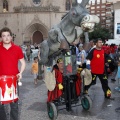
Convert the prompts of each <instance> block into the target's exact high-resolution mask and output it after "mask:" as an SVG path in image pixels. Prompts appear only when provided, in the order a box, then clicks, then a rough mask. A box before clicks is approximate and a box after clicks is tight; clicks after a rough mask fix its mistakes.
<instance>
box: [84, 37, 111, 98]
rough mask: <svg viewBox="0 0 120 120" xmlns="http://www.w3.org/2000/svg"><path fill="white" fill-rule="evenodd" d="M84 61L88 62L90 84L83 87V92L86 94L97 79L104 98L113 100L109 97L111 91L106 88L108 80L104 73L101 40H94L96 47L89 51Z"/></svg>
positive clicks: (103, 55)
mask: <svg viewBox="0 0 120 120" xmlns="http://www.w3.org/2000/svg"><path fill="white" fill-rule="evenodd" d="M86 59H87V60H90V68H91V74H92V82H91V84H90V85H87V86H85V87H84V90H85V91H84V92H85V93H88V89H89V88H90V86H91V85H95V84H96V78H97V77H98V78H99V79H100V81H101V84H102V89H103V91H104V96H105V98H107V99H113V98H112V97H111V90H110V88H109V86H108V80H107V76H106V73H105V54H104V50H103V49H102V39H100V38H98V39H96V47H95V48H94V49H92V50H91V51H90V53H89V54H88V56H87V57H86Z"/></svg>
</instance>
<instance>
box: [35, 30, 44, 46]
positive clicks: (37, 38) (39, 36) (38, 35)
mask: <svg viewBox="0 0 120 120" xmlns="http://www.w3.org/2000/svg"><path fill="white" fill-rule="evenodd" d="M42 41H43V34H42V33H41V32H40V31H35V32H34V34H33V44H35V43H37V44H39V43H41V42H42Z"/></svg>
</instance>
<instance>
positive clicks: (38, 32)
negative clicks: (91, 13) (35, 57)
mask: <svg viewBox="0 0 120 120" xmlns="http://www.w3.org/2000/svg"><path fill="white" fill-rule="evenodd" d="M73 1H76V0H73ZM71 7H72V0H59V1H58V0H0V29H1V28H3V27H5V26H6V27H9V28H10V29H11V30H12V32H13V41H14V42H15V43H16V44H18V45H22V44H24V43H27V42H28V43H31V44H34V43H40V42H42V41H43V40H44V39H47V37H48V31H49V30H50V28H51V27H52V26H53V25H55V24H57V23H59V22H60V20H61V18H62V16H63V15H64V14H65V13H66V12H68V10H69V9H70V8H71Z"/></svg>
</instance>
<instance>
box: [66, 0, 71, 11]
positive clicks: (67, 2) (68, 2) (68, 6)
mask: <svg viewBox="0 0 120 120" xmlns="http://www.w3.org/2000/svg"><path fill="white" fill-rule="evenodd" d="M70 6H71V5H70V1H69V0H67V1H66V10H70Z"/></svg>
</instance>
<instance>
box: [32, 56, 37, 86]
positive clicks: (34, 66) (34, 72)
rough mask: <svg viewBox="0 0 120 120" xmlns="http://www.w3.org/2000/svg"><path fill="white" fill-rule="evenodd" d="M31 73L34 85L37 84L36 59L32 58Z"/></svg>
mask: <svg viewBox="0 0 120 120" xmlns="http://www.w3.org/2000/svg"><path fill="white" fill-rule="evenodd" d="M31 73H32V74H33V75H34V84H35V85H36V84H37V76H38V57H34V62H33V63H32V68H31Z"/></svg>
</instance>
